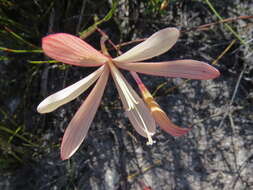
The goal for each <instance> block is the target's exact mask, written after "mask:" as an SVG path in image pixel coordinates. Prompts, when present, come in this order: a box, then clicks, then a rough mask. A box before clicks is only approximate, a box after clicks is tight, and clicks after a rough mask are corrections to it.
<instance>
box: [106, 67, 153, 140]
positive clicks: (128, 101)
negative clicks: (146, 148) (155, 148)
mask: <svg viewBox="0 0 253 190" xmlns="http://www.w3.org/2000/svg"><path fill="white" fill-rule="evenodd" d="M110 68H111V73H112V76H113V79H114V82H115V84H116V87H117V90H118V92H119V96H120V99H121V101H122V103H123V106H124V108H125V110H126V115H127V116H128V118H129V120H130V122H131V123H132V125H133V127H134V128H135V130H136V131H137V132H138V133H139V134H140V135H142V136H143V137H146V138H149V143H150V144H152V139H151V136H152V135H153V134H154V133H155V129H156V124H155V121H154V119H153V117H152V115H151V114H150V111H149V109H148V108H147V106H146V105H145V103H144V102H143V100H142V99H141V98H140V97H139V96H138V95H137V93H136V92H135V91H134V89H133V88H132V87H131V86H130V84H129V83H128V82H127V81H126V79H125V78H124V77H123V75H122V74H121V73H120V72H119V70H118V69H117V68H116V67H114V66H113V65H111V67H110Z"/></svg>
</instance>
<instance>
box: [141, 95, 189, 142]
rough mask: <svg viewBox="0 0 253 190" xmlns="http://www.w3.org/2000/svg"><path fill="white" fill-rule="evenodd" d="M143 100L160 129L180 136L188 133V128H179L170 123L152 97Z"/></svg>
mask: <svg viewBox="0 0 253 190" xmlns="http://www.w3.org/2000/svg"><path fill="white" fill-rule="evenodd" d="M145 102H146V103H148V107H149V108H150V110H151V114H152V116H153V117H154V119H155V121H156V123H157V124H158V125H159V126H160V127H161V129H162V130H164V131H165V132H167V133H169V134H171V135H172V136H175V137H178V136H182V135H184V134H186V133H188V131H189V130H190V129H187V128H181V127H179V126H177V125H175V124H174V123H172V122H171V120H170V119H169V118H168V116H167V115H166V113H165V112H164V111H163V110H162V109H161V108H160V106H159V105H158V104H157V102H156V101H155V100H154V99H153V98H152V99H149V101H145Z"/></svg>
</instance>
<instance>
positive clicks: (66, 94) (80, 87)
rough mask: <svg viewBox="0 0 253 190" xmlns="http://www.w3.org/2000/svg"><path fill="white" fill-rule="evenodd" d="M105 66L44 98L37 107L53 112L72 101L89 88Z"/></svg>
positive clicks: (41, 111)
mask: <svg viewBox="0 0 253 190" xmlns="http://www.w3.org/2000/svg"><path fill="white" fill-rule="evenodd" d="M103 69H104V66H102V67H100V68H99V69H97V70H96V71H94V72H93V73H91V74H90V75H88V76H87V77H85V78H84V79H82V80H80V81H78V82H76V83H74V84H72V85H71V86H68V87H67V88H64V89H62V90H60V91H58V92H56V93H54V94H52V95H50V96H48V97H47V98H46V99H45V100H43V101H42V102H41V103H40V104H39V105H38V107H37V111H38V112H39V113H48V112H52V111H54V110H55V109H57V108H58V107H60V106H62V105H64V104H66V103H68V102H70V101H72V100H73V99H75V98H76V97H78V96H79V95H80V94H81V93H83V92H84V91H85V90H87V89H88V88H89V87H90V86H91V85H92V84H93V83H94V82H95V81H96V80H97V79H98V77H99V76H100V75H101V73H102V71H103Z"/></svg>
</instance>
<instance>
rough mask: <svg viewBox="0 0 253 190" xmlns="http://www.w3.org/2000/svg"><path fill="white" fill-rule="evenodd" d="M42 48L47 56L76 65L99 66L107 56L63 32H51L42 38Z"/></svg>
mask: <svg viewBox="0 0 253 190" xmlns="http://www.w3.org/2000/svg"><path fill="white" fill-rule="evenodd" d="M42 49H43V51H44V53H45V54H46V55H48V56H49V57H51V58H53V59H55V60H57V61H61V62H63V63H67V64H71V65H77V66H99V65H102V64H103V63H105V62H106V61H107V60H108V58H107V57H106V56H104V55H103V54H101V53H100V52H99V51H97V50H96V49H94V48H93V47H92V46H90V45H89V44H87V43H86V42H84V41H83V40H82V39H80V38H78V37H76V36H73V35H70V34H65V33H57V34H51V35H48V36H46V37H44V38H43V39H42Z"/></svg>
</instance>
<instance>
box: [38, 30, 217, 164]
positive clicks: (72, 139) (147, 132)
mask: <svg viewBox="0 0 253 190" xmlns="http://www.w3.org/2000/svg"><path fill="white" fill-rule="evenodd" d="M178 37H179V31H178V30H177V29H176V28H165V29H163V30H160V31H158V32H156V33H154V34H153V35H152V36H150V37H149V38H148V39H147V40H145V41H144V42H142V43H140V44H138V45H137V46H135V47H133V48H132V49H130V50H129V51H127V52H126V53H124V54H122V55H121V56H118V57H116V58H111V57H110V56H108V55H103V54H102V53H100V52H99V51H97V50H96V49H94V48H93V47H92V46H90V45H89V44H87V43H86V42H84V41H83V40H81V39H80V38H78V37H75V36H73V35H70V34H65V33H58V34H53V35H49V36H46V37H44V38H43V40H42V48H43V50H44V52H45V54H46V55H48V56H49V57H51V58H53V59H55V60H57V61H61V62H63V63H66V64H71V65H76V66H81V67H98V66H100V67H99V68H98V69H97V70H96V71H95V72H93V73H92V74H90V75H88V76H87V77H85V78H84V79H82V80H80V81H78V82H76V83H75V84H73V85H71V86H69V87H67V88H65V89H63V90H61V91H59V92H56V93H55V94H52V95H51V96H49V97H47V98H46V99H45V100H43V101H42V102H41V103H40V104H39V106H38V108H37V110H38V112H39V113H48V112H51V111H54V110H55V109H57V108H58V107H60V106H61V105H63V104H66V103H68V102H70V101H72V100H73V99H75V98H76V97H77V96H79V95H80V94H81V93H83V92H84V91H85V90H86V89H88V88H89V87H90V86H91V85H92V84H94V83H95V82H96V85H95V86H94V87H93V89H92V91H91V92H90V94H89V96H88V97H87V98H86V100H85V101H84V102H83V104H82V105H81V107H80V108H79V109H78V111H77V112H76V114H75V116H74V117H73V118H72V120H71V122H70V123H69V125H68V127H67V129H66V131H65V133H64V137H63V140H62V144H61V158H62V159H63V160H65V159H68V158H70V157H71V156H72V155H73V154H74V153H75V152H76V150H77V149H78V148H79V146H80V145H81V143H82V142H83V140H84V138H85V137H86V135H87V132H88V130H89V127H90V125H91V122H92V120H93V118H94V116H95V113H96V111H97V109H98V106H99V104H100V101H101V98H102V95H103V93H104V89H105V86H106V83H107V79H108V77H109V74H110V73H111V75H112V77H113V79H114V82H115V84H116V87H117V90H118V92H119V96H120V98H121V101H122V104H123V107H124V109H125V111H126V115H127V116H128V118H129V120H130V122H131V123H132V125H133V127H134V128H135V129H136V131H137V132H138V133H139V134H140V135H142V136H143V137H146V138H148V143H149V144H152V143H153V140H152V135H154V133H155V129H156V123H158V124H159V125H160V127H161V128H162V129H163V130H165V131H166V132H168V133H170V134H171V135H173V136H180V135H183V134H185V133H186V132H187V131H188V130H189V129H184V128H180V127H178V126H176V125H174V124H173V123H172V122H171V121H170V120H169V118H168V117H167V115H166V114H165V113H164V112H163V110H162V109H161V108H160V107H159V105H158V104H157V103H156V102H155V100H154V99H153V97H152V96H151V94H150V93H149V92H148V90H147V89H146V87H145V86H144V84H143V83H142V82H141V80H140V79H139V78H138V75H137V74H136V73H135V72H140V73H144V74H150V75H157V76H165V77H182V78H190V79H199V80H207V79H213V78H216V77H218V76H219V75H220V73H219V71H218V70H217V69H215V68H214V67H212V66H210V65H208V64H207V63H204V62H200V61H195V60H177V61H165V62H140V61H143V60H146V59H150V58H152V57H155V56H158V55H160V54H162V53H165V52H166V51H168V50H169V49H170V48H171V47H172V46H173V45H174V44H175V43H176V41H177V39H178ZM118 68H122V69H126V70H130V71H131V72H132V74H133V77H134V78H135V79H136V81H137V83H138V86H139V87H140V90H141V92H142V96H143V99H144V101H143V100H142V99H141V98H140V97H139V95H138V94H137V93H136V92H135V91H134V89H133V88H132V87H131V86H130V84H129V83H128V82H127V81H126V79H125V78H124V76H123V75H122V74H121V73H120V71H119V69H118Z"/></svg>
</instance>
